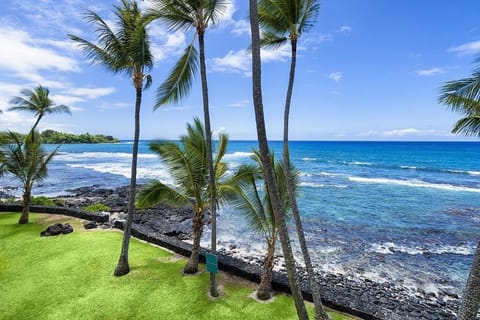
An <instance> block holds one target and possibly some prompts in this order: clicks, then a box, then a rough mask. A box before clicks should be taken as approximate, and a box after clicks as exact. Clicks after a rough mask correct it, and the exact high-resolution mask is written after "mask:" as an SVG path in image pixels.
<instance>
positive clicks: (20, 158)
mask: <svg viewBox="0 0 480 320" xmlns="http://www.w3.org/2000/svg"><path fill="white" fill-rule="evenodd" d="M58 148H59V146H58V147H57V148H55V149H54V150H53V151H52V152H50V153H47V152H45V150H44V149H43V148H42V145H41V141H40V137H39V134H38V132H37V131H31V133H30V134H28V135H26V136H25V137H22V136H21V135H19V134H17V133H15V132H12V131H8V132H7V133H6V134H5V140H4V141H3V144H2V145H1V146H0V177H1V176H3V175H4V174H6V173H10V174H12V175H13V176H15V177H16V178H17V179H18V180H20V182H21V184H22V186H23V197H22V199H23V209H22V214H21V215H20V219H19V220H18V223H19V224H25V223H28V216H29V210H30V199H31V195H32V188H33V185H34V184H35V183H37V182H41V181H43V180H44V179H45V178H46V177H47V174H48V170H47V165H48V163H49V162H50V161H51V160H52V158H53V156H54V155H55V154H56V153H57V150H58Z"/></svg>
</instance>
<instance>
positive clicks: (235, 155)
mask: <svg viewBox="0 0 480 320" xmlns="http://www.w3.org/2000/svg"><path fill="white" fill-rule="evenodd" d="M250 156H253V152H241V151H236V152H234V153H227V154H226V155H224V156H223V158H224V159H238V158H248V157H250Z"/></svg>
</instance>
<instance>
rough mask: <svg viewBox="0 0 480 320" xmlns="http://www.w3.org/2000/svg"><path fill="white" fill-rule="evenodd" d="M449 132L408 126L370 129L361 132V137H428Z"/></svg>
mask: <svg viewBox="0 0 480 320" xmlns="http://www.w3.org/2000/svg"><path fill="white" fill-rule="evenodd" d="M447 135H449V133H448V132H442V131H438V130H431V129H416V128H406V129H394V130H387V131H375V130H370V131H368V132H363V133H360V134H359V136H360V137H377V138H408V137H427V136H435V137H440V136H447Z"/></svg>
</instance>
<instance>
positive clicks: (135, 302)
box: [0, 213, 350, 320]
mask: <svg viewBox="0 0 480 320" xmlns="http://www.w3.org/2000/svg"><path fill="white" fill-rule="evenodd" d="M18 217H19V215H18V214H10V213H8V214H5V213H1V214H0V319H55V320H57V319H242V320H247V319H296V313H295V308H294V305H293V302H292V300H291V299H290V298H289V297H288V296H286V295H283V294H278V295H277V296H276V298H275V301H274V302H273V303H269V304H261V303H258V302H256V301H254V300H253V299H251V298H249V297H248V295H249V294H250V293H251V292H252V288H253V286H252V284H249V283H246V282H244V281H238V280H232V279H231V277H229V276H227V275H225V274H221V275H220V276H219V281H220V284H221V285H222V286H223V289H222V290H223V291H224V295H223V296H222V297H221V298H220V299H219V300H217V301H211V300H209V299H208V297H207V294H206V293H207V291H208V286H209V276H208V273H206V272H203V273H201V274H199V275H195V276H182V275H181V273H180V271H181V269H182V267H183V265H184V263H185V259H183V258H182V259H180V260H178V259H177V257H176V256H175V255H173V254H172V253H169V252H167V251H165V250H162V249H160V248H157V247H154V246H151V245H148V244H145V243H142V242H140V241H137V240H135V239H132V241H131V247H130V263H131V265H130V267H131V269H132V270H131V272H130V273H129V274H128V275H127V276H124V277H120V278H116V277H114V276H113V269H114V268H115V265H116V261H117V259H118V254H119V252H120V245H121V234H120V233H119V232H112V231H100V230H93V231H85V230H83V227H82V226H81V224H80V222H79V221H78V220H75V219H71V218H68V217H62V216H52V215H43V214H31V217H30V220H31V223H29V224H27V225H18V224H17V220H18ZM54 222H61V223H65V222H69V223H70V224H72V225H73V227H74V229H75V231H74V232H73V233H71V234H68V235H61V236H56V237H45V238H41V237H40V236H39V233H40V232H41V231H42V230H44V229H45V226H46V225H48V224H52V223H54ZM202 268H203V266H202ZM332 315H333V314H332ZM312 319H313V317H312ZM333 319H350V318H346V317H344V316H341V315H338V314H336V315H333Z"/></svg>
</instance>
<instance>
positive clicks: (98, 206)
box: [82, 203, 112, 212]
mask: <svg viewBox="0 0 480 320" xmlns="http://www.w3.org/2000/svg"><path fill="white" fill-rule="evenodd" d="M82 210H85V211H88V212H101V211H110V210H112V208H110V207H109V206H107V205H106V204H103V203H94V204H91V205H89V206H86V207H83V208H82Z"/></svg>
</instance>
